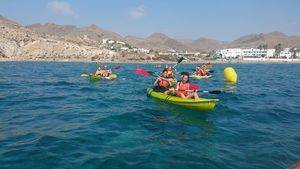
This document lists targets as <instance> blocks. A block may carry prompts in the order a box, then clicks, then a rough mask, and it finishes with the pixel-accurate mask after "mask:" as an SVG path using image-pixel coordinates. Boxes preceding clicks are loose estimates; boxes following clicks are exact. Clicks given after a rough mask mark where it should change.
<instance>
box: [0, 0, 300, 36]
mask: <svg viewBox="0 0 300 169" xmlns="http://www.w3.org/2000/svg"><path fill="white" fill-rule="evenodd" d="M299 11H300V0H105V1H104V0H103V1H102V0H22V1H21V0H0V15H3V16H5V17H8V18H10V19H13V20H15V21H17V22H19V23H21V24H25V25H27V24H33V23H48V22H51V23H57V24H73V25H78V26H87V25H90V24H96V25H98V26H99V27H101V28H104V29H109V30H112V31H114V32H116V33H119V34H121V35H134V36H139V37H145V36H148V35H150V34H151V33H154V32H162V33H165V34H167V35H169V36H171V37H173V38H191V39H197V38H199V37H209V38H215V39H218V40H233V39H235V38H237V37H239V36H242V35H246V34H250V33H260V32H263V33H264V32H272V31H281V32H284V33H287V34H288V35H300V13H299Z"/></svg>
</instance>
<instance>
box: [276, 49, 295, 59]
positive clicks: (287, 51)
mask: <svg viewBox="0 0 300 169" xmlns="http://www.w3.org/2000/svg"><path fill="white" fill-rule="evenodd" d="M292 55H293V54H292V52H290V48H285V49H284V50H283V51H281V52H280V53H279V57H281V58H287V59H289V58H291V57H292Z"/></svg>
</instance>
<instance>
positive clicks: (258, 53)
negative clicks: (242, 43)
mask: <svg viewBox="0 0 300 169" xmlns="http://www.w3.org/2000/svg"><path fill="white" fill-rule="evenodd" d="M216 54H217V55H218V56H220V57H222V58H238V57H246V58H258V57H272V56H274V54H275V49H266V50H265V49H262V50H260V49H254V48H251V49H240V48H230V49H222V50H218V51H217V52H216Z"/></svg>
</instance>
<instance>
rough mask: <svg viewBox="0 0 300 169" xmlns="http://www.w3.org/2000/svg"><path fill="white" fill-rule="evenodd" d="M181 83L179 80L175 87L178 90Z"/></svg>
mask: <svg viewBox="0 0 300 169" xmlns="http://www.w3.org/2000/svg"><path fill="white" fill-rule="evenodd" d="M179 83H180V82H177V84H176V87H175V90H178V89H179Z"/></svg>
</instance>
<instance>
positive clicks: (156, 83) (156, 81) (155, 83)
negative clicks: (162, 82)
mask: <svg viewBox="0 0 300 169" xmlns="http://www.w3.org/2000/svg"><path fill="white" fill-rule="evenodd" d="M159 79H160V78H157V79H156V80H155V82H154V84H153V85H154V86H158V80H159Z"/></svg>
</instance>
